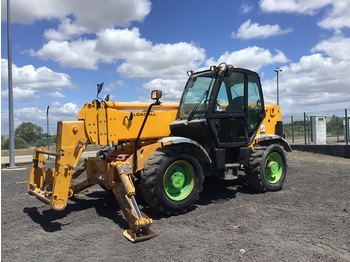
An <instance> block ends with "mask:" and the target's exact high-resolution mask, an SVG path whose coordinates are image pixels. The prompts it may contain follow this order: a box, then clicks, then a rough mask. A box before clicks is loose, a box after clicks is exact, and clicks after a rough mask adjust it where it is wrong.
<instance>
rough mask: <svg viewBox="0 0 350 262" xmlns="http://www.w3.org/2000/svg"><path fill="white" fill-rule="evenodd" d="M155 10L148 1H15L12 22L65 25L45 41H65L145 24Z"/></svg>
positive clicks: (47, 36)
mask: <svg viewBox="0 0 350 262" xmlns="http://www.w3.org/2000/svg"><path fill="white" fill-rule="evenodd" d="M1 7H2V8H1V10H2V13H1V14H2V19H6V1H1ZM150 10H151V3H150V1H148V0H129V1H124V0H104V1H103V3H102V4H101V2H99V1H95V0H75V1H63V2H62V1H60V0H46V1H41V0H13V1H11V20H12V21H13V22H15V23H23V24H29V23H34V22H35V21H40V20H60V21H62V22H61V23H60V24H59V26H58V28H57V30H56V29H49V30H47V31H46V33H45V37H46V38H48V39H50V40H58V39H60V40H64V39H69V38H70V37H72V36H74V35H76V34H81V33H94V32H98V31H99V30H100V29H103V28H112V27H113V26H128V25H130V23H131V22H132V21H143V19H144V18H145V17H146V16H147V15H148V14H149V12H150Z"/></svg>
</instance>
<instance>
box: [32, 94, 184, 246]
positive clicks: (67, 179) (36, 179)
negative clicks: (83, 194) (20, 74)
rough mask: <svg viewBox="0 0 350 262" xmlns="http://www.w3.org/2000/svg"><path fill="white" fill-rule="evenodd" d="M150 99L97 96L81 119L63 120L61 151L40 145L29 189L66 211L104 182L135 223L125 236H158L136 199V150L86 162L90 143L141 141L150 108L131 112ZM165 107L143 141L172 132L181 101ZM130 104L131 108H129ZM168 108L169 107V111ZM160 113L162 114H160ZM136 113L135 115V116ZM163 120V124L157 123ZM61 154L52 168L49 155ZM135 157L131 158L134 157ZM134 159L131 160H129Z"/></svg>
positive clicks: (59, 138) (148, 126)
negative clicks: (121, 100)
mask: <svg viewBox="0 0 350 262" xmlns="http://www.w3.org/2000/svg"><path fill="white" fill-rule="evenodd" d="M148 105H149V104H147V105H146V104H142V106H140V105H136V104H129V107H127V104H126V103H123V104H118V103H113V102H104V101H102V102H100V101H97V100H95V101H93V102H91V103H88V104H86V105H85V106H84V107H83V108H82V110H81V111H80V113H79V120H78V121H61V122H58V123H57V141H56V152H49V151H47V150H46V149H45V148H37V149H36V150H35V151H34V154H33V163H32V167H31V171H30V175H29V183H28V187H27V192H28V193H29V194H31V195H34V196H35V197H37V198H38V199H40V200H41V201H43V202H44V203H46V204H49V205H51V206H52V208H53V209H54V210H58V211H60V210H63V209H65V207H66V206H67V203H68V198H69V197H71V196H73V195H74V194H77V193H79V192H80V191H82V190H84V189H86V188H88V187H91V186H93V185H95V184H100V185H102V186H103V187H104V188H106V189H109V190H112V191H113V193H114V195H115V197H116V199H117V201H118V203H119V205H120V207H121V209H122V211H123V214H124V216H125V218H126V220H127V221H128V223H129V227H130V228H129V229H128V230H126V231H125V232H124V235H125V236H126V237H127V238H128V239H129V240H131V241H133V242H138V241H142V240H145V239H148V238H151V237H153V236H155V235H156V234H155V233H154V232H153V231H152V230H151V229H150V228H149V227H150V225H151V224H152V223H153V221H152V219H151V218H149V217H147V216H146V215H145V214H144V213H142V212H141V211H140V209H139V207H138V205H137V203H136V201H135V197H134V196H135V188H134V185H133V178H134V172H136V171H137V170H139V168H137V167H135V169H134V170H133V169H132V167H131V165H129V163H132V162H131V161H132V154H133V151H129V152H127V153H128V154H125V155H124V156H123V157H121V158H120V159H118V160H116V161H112V162H108V161H106V160H104V159H101V158H98V157H90V158H87V159H85V161H84V162H83V163H81V162H80V160H81V155H82V153H83V151H84V149H85V147H86V145H87V144H90V143H92V144H99V145H108V144H117V143H119V142H120V141H129V142H131V143H133V142H135V141H133V140H135V138H136V136H137V132H138V130H139V129H140V126H141V124H142V121H143V119H144V116H145V113H143V112H136V113H135V112H134V113H132V112H130V108H131V109H133V108H137V109H138V110H145V109H147V107H148ZM155 108H156V109H157V110H163V111H160V112H158V111H157V112H154V113H152V115H150V117H149V121H147V124H146V125H145V129H144V132H143V135H142V136H141V139H142V140H145V139H157V138H161V137H164V136H167V135H169V133H170V130H169V122H171V121H173V120H174V119H175V116H176V112H177V110H176V109H177V105H175V104H170V105H165V106H156V107H155ZM127 109H129V111H126V110H127ZM164 109H166V110H164ZM154 116H158V117H154ZM130 118H131V119H130ZM155 125H157V129H154V126H155ZM45 155H52V156H54V157H55V163H54V167H53V168H48V169H46V164H47V163H46V156H45ZM130 159H131V160H130ZM129 160H130V161H129ZM84 171H86V176H87V178H86V179H85V180H83V181H82V182H80V183H78V184H72V180H74V179H76V178H78V177H79V176H80V175H81V174H82V173H84Z"/></svg>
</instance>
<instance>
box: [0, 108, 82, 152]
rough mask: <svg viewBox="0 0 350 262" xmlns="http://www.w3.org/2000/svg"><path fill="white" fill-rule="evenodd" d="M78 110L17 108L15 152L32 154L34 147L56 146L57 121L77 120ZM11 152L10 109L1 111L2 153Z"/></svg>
mask: <svg viewBox="0 0 350 262" xmlns="http://www.w3.org/2000/svg"><path fill="white" fill-rule="evenodd" d="M76 119H77V112H76V111H74V112H68V111H67V112H63V113H62V112H57V111H55V110H52V112H48V110H37V109H36V110H32V111H31V110H30V109H27V110H26V111H23V110H15V112H14V129H15V134H14V135H15V137H14V142H15V154H16V155H23V154H32V152H33V148H35V147H40V146H45V147H49V148H54V147H55V143H56V132H57V130H56V128H57V121H62V120H64V121H69V120H76ZM8 154H9V121H8V111H7V112H6V111H2V112H1V155H2V156H7V155H8Z"/></svg>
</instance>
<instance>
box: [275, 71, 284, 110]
mask: <svg viewBox="0 0 350 262" xmlns="http://www.w3.org/2000/svg"><path fill="white" fill-rule="evenodd" d="M275 72H276V74H277V105H279V104H280V98H279V86H278V84H279V83H278V82H279V80H278V76H279V73H280V72H282V69H279V68H278V67H277V68H276V69H275Z"/></svg>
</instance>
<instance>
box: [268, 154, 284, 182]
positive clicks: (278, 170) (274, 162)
mask: <svg viewBox="0 0 350 262" xmlns="http://www.w3.org/2000/svg"><path fill="white" fill-rule="evenodd" d="M282 175H283V159H282V156H281V155H280V154H279V153H277V152H273V153H271V154H270V155H269V156H268V158H267V160H266V163H265V178H266V179H267V181H268V182H269V183H271V184H276V183H277V182H278V181H280V179H281V178H282Z"/></svg>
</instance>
